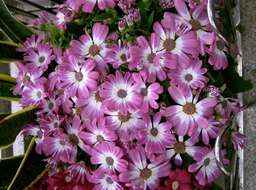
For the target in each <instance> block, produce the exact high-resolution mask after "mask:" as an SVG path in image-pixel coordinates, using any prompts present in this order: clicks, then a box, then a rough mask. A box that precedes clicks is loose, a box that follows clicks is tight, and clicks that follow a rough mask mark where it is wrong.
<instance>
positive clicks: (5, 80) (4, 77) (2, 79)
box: [0, 73, 16, 84]
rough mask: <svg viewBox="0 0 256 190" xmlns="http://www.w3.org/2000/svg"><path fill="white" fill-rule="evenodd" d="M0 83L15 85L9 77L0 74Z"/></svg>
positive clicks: (13, 80)
mask: <svg viewBox="0 0 256 190" xmlns="http://www.w3.org/2000/svg"><path fill="white" fill-rule="evenodd" d="M0 81H1V82H6V83H11V84H16V79H15V78H13V77H11V76H10V75H7V74H3V73H0Z"/></svg>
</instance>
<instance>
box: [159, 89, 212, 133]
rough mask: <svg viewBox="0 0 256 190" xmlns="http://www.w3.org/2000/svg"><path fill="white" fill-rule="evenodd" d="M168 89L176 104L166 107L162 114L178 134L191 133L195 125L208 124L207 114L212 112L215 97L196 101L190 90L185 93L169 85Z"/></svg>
mask: <svg viewBox="0 0 256 190" xmlns="http://www.w3.org/2000/svg"><path fill="white" fill-rule="evenodd" d="M168 91H169V93H170V95H171V97H172V98H173V100H174V101H175V102H177V103H178V105H174V106H169V107H167V108H166V109H164V111H163V112H164V113H163V114H164V116H166V117H167V118H168V119H169V121H170V122H172V123H173V125H174V126H175V129H176V131H177V134H178V135H181V136H184V135H186V134H187V133H188V134H189V135H192V134H191V133H192V132H193V130H194V129H195V128H196V127H198V126H200V127H202V128H207V127H208V126H209V121H208V118H207V116H209V115H211V114H212V112H213V108H214V107H215V106H216V104H217V100H216V98H212V97H207V98H204V99H202V100H200V101H198V98H197V97H193V95H192V92H191V90H188V92H187V93H185V92H184V90H183V89H182V88H179V87H175V86H171V87H169V89H168Z"/></svg>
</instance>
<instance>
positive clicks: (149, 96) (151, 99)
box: [133, 74, 163, 113]
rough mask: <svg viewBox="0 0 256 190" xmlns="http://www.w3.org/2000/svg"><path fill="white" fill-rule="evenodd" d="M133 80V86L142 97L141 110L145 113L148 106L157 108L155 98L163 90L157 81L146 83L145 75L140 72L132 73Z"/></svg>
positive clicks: (156, 98)
mask: <svg viewBox="0 0 256 190" xmlns="http://www.w3.org/2000/svg"><path fill="white" fill-rule="evenodd" d="M133 80H134V81H135V88H136V89H137V91H138V93H140V94H141V96H142V97H143V102H142V105H141V111H142V112H145V113H147V112H148V111H149V108H150V107H151V108H153V109H158V107H159V105H158V102H157V100H158V98H159V95H160V94H161V93H162V92H163V87H162V86H161V85H160V84H159V83H157V82H154V83H151V84H147V83H146V80H147V77H143V76H141V75H140V74H133Z"/></svg>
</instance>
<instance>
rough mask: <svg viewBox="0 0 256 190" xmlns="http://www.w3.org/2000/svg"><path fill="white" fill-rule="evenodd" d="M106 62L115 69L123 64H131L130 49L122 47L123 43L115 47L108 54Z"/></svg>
mask: <svg viewBox="0 0 256 190" xmlns="http://www.w3.org/2000/svg"><path fill="white" fill-rule="evenodd" d="M105 61H106V62H107V63H110V64H112V65H113V67H114V68H115V69H117V68H118V67H120V66H121V65H123V64H129V62H130V61H131V58H130V52H129V49H128V47H126V46H125V45H123V46H122V45H121V43H119V44H118V45H117V44H115V45H113V46H112V48H111V49H110V50H109V51H108V52H107V54H106V58H105Z"/></svg>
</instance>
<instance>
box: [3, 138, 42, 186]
mask: <svg viewBox="0 0 256 190" xmlns="http://www.w3.org/2000/svg"><path fill="white" fill-rule="evenodd" d="M42 160H43V157H42V156H41V155H38V154H37V153H36V152H35V139H34V138H33V139H32V140H31V142H30V144H29V146H28V149H27V150H26V152H25V155H24V157H23V159H22V161H21V164H20V166H19V168H18V170H17V172H16V174H15V176H14V177H13V179H12V181H11V183H10V184H9V186H8V189H7V190H22V189H25V188H26V187H27V186H30V184H31V183H34V181H35V179H38V176H42V175H41V174H42V173H43V172H44V171H45V163H44V162H43V161H42Z"/></svg>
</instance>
